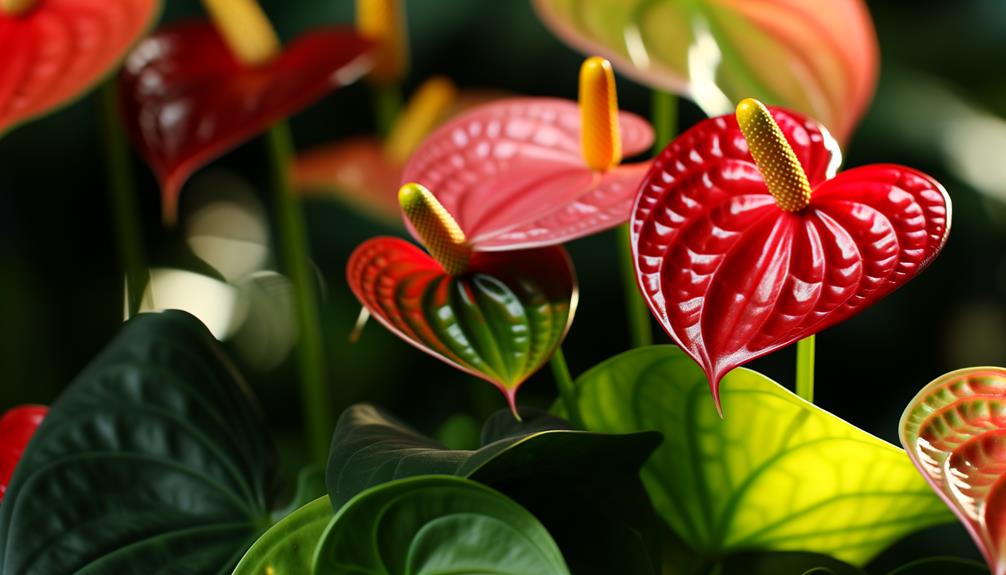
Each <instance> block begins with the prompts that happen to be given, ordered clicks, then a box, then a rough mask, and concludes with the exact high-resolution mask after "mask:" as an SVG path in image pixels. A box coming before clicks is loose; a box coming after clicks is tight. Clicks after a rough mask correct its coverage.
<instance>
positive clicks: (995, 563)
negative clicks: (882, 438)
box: [899, 367, 1006, 575]
mask: <svg viewBox="0 0 1006 575" xmlns="http://www.w3.org/2000/svg"><path fill="white" fill-rule="evenodd" d="M1004 407H1006V369H1003V368H1001V367H972V368H967V369H961V370H958V371H954V372H951V373H948V374H946V375H943V376H942V377H940V378H938V379H936V380H935V381H933V382H931V383H930V384H929V385H927V386H926V387H925V388H923V389H922V390H921V391H919V393H918V394H917V395H916V396H915V398H914V399H913V400H912V402H911V403H909V404H908V407H907V408H906V409H905V413H904V415H902V417H901V424H900V434H899V435H900V437H901V443H902V444H903V445H904V446H905V450H906V451H907V452H908V455H909V456H910V457H911V459H912V463H914V464H915V466H916V467H917V468H918V470H919V472H920V473H922V476H923V477H925V478H926V481H928V482H929V485H930V486H931V487H932V488H933V490H934V491H936V493H937V494H938V495H939V496H940V497H941V498H942V499H943V501H944V502H945V503H946V504H947V505H948V506H949V507H950V509H951V510H953V512H954V513H955V514H956V515H957V517H958V518H959V519H960V520H961V523H963V524H964V526H965V527H966V528H967V530H968V531H969V532H970V533H971V537H972V538H974V540H975V543H977V544H978V547H979V548H980V549H981V551H982V554H983V555H984V556H985V559H986V561H987V562H988V564H989V568H990V569H991V570H992V572H993V573H995V574H996V575H1003V574H1004V573H1006V410H1004Z"/></svg>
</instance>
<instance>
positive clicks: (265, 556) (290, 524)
mask: <svg viewBox="0 0 1006 575" xmlns="http://www.w3.org/2000/svg"><path fill="white" fill-rule="evenodd" d="M334 516H335V512H333V511H332V503H331V502H330V501H329V500H328V496H327V495H326V496H323V497H319V498H318V499H315V500H314V501H312V502H310V503H308V504H307V505H304V506H303V507H301V508H299V509H297V510H296V511H294V512H293V513H291V514H289V515H287V516H286V517H284V518H283V519H281V520H280V521H279V522H278V523H276V524H275V525H273V526H272V527H271V528H270V529H269V531H266V532H265V534H264V535H262V537H259V539H258V541H256V542H255V544H254V545H252V546H251V548H250V549H249V550H248V552H247V553H245V556H244V557H243V558H242V559H241V562H240V563H238V566H237V568H236V569H234V573H233V575H263V574H264V573H265V574H269V573H276V574H280V573H283V574H286V573H289V574H291V575H292V574H295V573H303V574H307V573H312V571H311V565H312V562H313V561H314V554H315V550H316V548H317V546H318V542H319V541H320V540H321V535H322V533H324V532H325V529H326V528H327V527H328V524H329V523H330V522H331V521H332V518H333V517H334Z"/></svg>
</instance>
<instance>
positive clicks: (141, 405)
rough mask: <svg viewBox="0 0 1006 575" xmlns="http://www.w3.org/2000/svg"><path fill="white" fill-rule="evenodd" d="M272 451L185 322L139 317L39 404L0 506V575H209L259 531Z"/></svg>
mask: <svg viewBox="0 0 1006 575" xmlns="http://www.w3.org/2000/svg"><path fill="white" fill-rule="evenodd" d="M274 460H275V455H274V450H273V447H272V444H271V443H270V441H269V438H268V436H267V434H266V432H265V425H264V422H263V421H262V419H261V417H260V415H259V412H258V410H257V408H256V406H255V405H254V402H253V400H252V397H251V396H250V395H249V393H248V392H247V390H246V388H245V386H244V383H243V381H242V380H241V378H240V376H239V375H238V374H237V372H236V371H235V370H234V369H233V368H232V367H231V365H230V363H229V362H228V361H227V360H226V358H225V357H224V355H223V354H222V352H221V350H220V348H219V346H218V345H217V342H216V341H215V340H214V339H213V337H212V336H211V335H210V334H209V332H208V331H206V329H205V328H204V327H203V325H202V324H201V323H199V321H198V320H196V319H195V318H193V317H192V316H190V315H188V314H186V313H183V312H177V311H172V312H166V313H161V314H143V315H140V316H138V317H136V318H135V319H133V320H131V321H129V322H128V323H127V324H126V325H125V327H124V328H123V329H122V331H121V333H120V335H119V336H118V337H117V338H116V339H115V340H113V341H112V343H111V344H109V346H108V347H107V348H106V350H105V351H104V352H103V353H102V354H101V355H99V356H98V357H97V358H96V359H95V360H94V361H93V362H92V364H91V365H90V366H89V367H88V368H87V369H86V370H85V371H84V372H83V373H81V374H80V375H79V376H78V377H77V378H76V380H75V381H74V382H73V383H72V384H71V385H70V386H69V388H68V389H67V390H66V392H65V393H64V394H63V395H62V396H61V397H60V398H59V399H58V400H57V401H56V402H55V403H54V404H53V405H52V409H51V411H50V412H49V415H48V417H47V418H46V419H45V421H44V422H43V423H42V425H41V427H40V428H39V430H38V432H37V434H36V435H35V437H34V438H33V439H32V441H31V443H30V444H29V445H28V448H27V449H26V450H25V452H24V455H23V457H22V459H21V462H20V464H19V465H18V467H17V470H16V471H15V473H14V477H13V478H12V480H11V483H10V486H9V489H8V491H7V495H6V498H5V500H4V502H3V505H2V506H0V572H3V573H4V574H5V575H21V574H37V573H81V574H83V573H86V574H88V575H106V574H107V575H122V574H123V573H153V572H159V573H186V574H192V575H201V574H204V573H205V574H211V573H212V574H217V573H223V572H226V571H229V570H230V569H231V568H232V567H233V566H234V565H235V564H236V563H237V561H238V559H239V558H240V557H241V555H242V553H244V551H245V549H246V548H247V546H248V545H249V544H250V543H251V542H252V541H254V538H255V536H256V534H258V533H259V532H261V531H262V530H263V529H264V528H265V527H266V526H268V525H269V523H270V519H269V511H270V509H269V504H270V495H272V494H273V493H275V492H276V489H275V482H274V477H273V463H274Z"/></svg>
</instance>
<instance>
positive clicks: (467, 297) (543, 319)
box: [346, 184, 577, 416]
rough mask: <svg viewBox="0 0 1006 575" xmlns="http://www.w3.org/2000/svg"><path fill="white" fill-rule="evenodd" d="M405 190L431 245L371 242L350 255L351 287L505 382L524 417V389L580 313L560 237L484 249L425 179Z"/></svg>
mask: <svg viewBox="0 0 1006 575" xmlns="http://www.w3.org/2000/svg"><path fill="white" fill-rule="evenodd" d="M399 199H400V202H401V205H402V209H403V210H404V211H405V214H406V216H407V217H408V218H409V220H410V222H411V223H412V225H413V227H414V228H415V229H416V230H417V234H418V235H419V236H420V237H421V238H422V239H423V242H424V243H425V245H426V247H427V248H428V249H429V250H430V253H429V254H427V253H426V252H424V251H422V250H421V249H419V248H417V247H416V246H414V245H412V244H410V243H408V242H406V241H403V240H400V239H398V238H375V239H372V240H370V241H367V242H366V243H364V244H363V245H361V246H360V247H358V248H357V249H356V251H354V252H353V254H352V255H351V256H350V258H349V263H348V265H347V269H346V275H347V280H348V282H349V286H350V288H352V290H353V293H354V294H356V297H357V298H358V299H359V300H360V302H361V303H362V304H363V305H364V306H365V307H366V308H367V310H369V312H370V313H371V314H372V315H373V316H374V317H376V318H377V319H378V321H380V322H381V323H382V324H384V326H385V327H387V328H388V329H390V330H391V331H392V332H394V333H395V334H397V335H398V336H400V337H401V338H403V339H404V340H406V341H407V342H409V343H410V344H412V345H414V346H415V347H417V348H419V349H421V350H423V351H425V352H427V353H429V354H430V355H433V356H434V357H436V358H438V359H441V360H442V361H444V362H446V363H448V364H450V365H453V366H454V367H457V368H458V369H461V370H463V371H466V372H468V373H471V374H473V375H475V376H477V377H480V378H482V379H485V380H486V381H488V382H490V383H492V384H493V385H495V386H496V387H497V388H499V390H500V391H502V392H503V394H504V395H505V396H506V398H507V401H508V402H509V404H510V407H511V409H512V410H513V412H514V415H515V416H516V415H517V408H516V394H517V389H518V388H519V387H520V385H521V384H522V383H523V382H524V381H525V380H526V379H527V378H528V377H530V376H531V374H533V373H534V372H535V371H537V370H538V369H539V368H540V367H541V366H542V365H544V364H545V362H547V361H548V359H549V358H550V357H551V356H552V353H553V352H554V351H555V349H556V348H557V347H558V346H559V345H560V344H561V343H562V340H563V338H564V337H565V336H566V331H567V330H568V329H569V325H570V323H571V322H572V321H573V314H574V311H575V309H576V303H577V287H576V277H575V273H574V271H573V267H572V264H571V263H570V259H569V256H568V255H567V254H566V251H565V250H564V249H563V248H562V247H561V246H551V247H545V248H538V249H533V250H527V251H520V252H506V253H485V252H475V251H473V250H472V247H471V245H470V244H469V243H468V241H467V239H466V238H465V235H464V233H463V232H462V231H461V229H460V228H459V227H458V225H457V223H456V222H455V221H454V220H453V219H452V218H451V216H450V215H449V214H448V213H447V211H446V210H444V208H443V207H442V206H441V205H440V204H439V203H437V200H436V199H435V198H434V197H433V195H432V194H431V193H430V192H429V191H427V190H426V189H425V188H423V187H422V186H419V185H415V184H409V185H406V186H403V187H402V190H401V193H400V194H399Z"/></svg>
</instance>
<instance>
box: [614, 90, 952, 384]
mask: <svg viewBox="0 0 1006 575" xmlns="http://www.w3.org/2000/svg"><path fill="white" fill-rule="evenodd" d="M771 110H772V115H773V117H774V118H775V120H776V122H777V123H778V124H779V126H780V128H781V129H782V131H783V133H784V134H785V136H786V138H787V140H788V141H789V143H790V145H791V146H792V147H793V150H794V152H795V153H796V155H797V158H798V159H799V160H800V162H801V164H802V165H803V168H804V170H805V171H806V173H807V176H808V179H809V181H810V184H811V186H812V187H813V194H812V196H811V201H810V205H809V206H807V207H806V208H805V209H803V210H802V211H800V212H796V213H792V212H784V211H782V210H780V209H779V208H778V207H777V206H776V204H775V201H774V199H773V197H772V196H771V195H770V194H769V191H768V189H767V188H766V186H765V183H764V181H763V180H762V176H761V172H759V170H758V168H757V166H756V165H755V163H754V161H753V160H752V159H751V156H750V153H749V152H748V147H747V142H746V141H745V140H744V136H743V135H742V134H741V131H740V129H739V128H738V126H737V120H736V118H735V117H734V116H733V115H729V116H721V117H718V118H712V119H709V120H706V121H704V122H702V123H700V124H698V125H697V126H695V127H694V128H692V129H691V130H689V131H687V132H686V133H685V134H683V135H682V136H681V137H680V138H678V139H677V140H675V141H674V142H673V143H672V144H671V145H670V146H668V147H667V149H665V150H664V151H663V152H662V153H661V154H660V155H659V156H658V157H657V158H656V159H655V160H654V164H653V167H652V169H651V170H650V172H649V174H648V175H647V176H646V178H645V179H644V181H643V183H642V186H641V188H640V190H639V194H638V195H637V197H636V204H635V206H634V208H633V214H632V219H631V225H632V246H633V259H634V261H635V264H636V273H637V279H638V282H639V286H640V289H641V290H642V292H643V295H644V296H645V298H646V300H647V302H648V303H649V306H650V309H651V311H652V312H653V313H654V315H655V316H656V317H657V319H658V320H659V321H660V323H661V324H662V325H663V327H664V329H665V330H666V331H667V333H668V334H669V335H670V336H671V338H673V339H674V341H676V342H677V343H678V344H679V345H680V346H681V347H682V349H684V351H685V352H686V353H688V354H689V355H690V356H691V357H692V358H694V359H695V361H697V362H698V363H699V364H700V365H702V367H703V369H704V370H705V372H706V375H707V376H708V378H709V383H710V386H711V388H712V391H713V395H714V396H715V397H716V398H717V400H718V397H719V395H718V387H719V381H720V379H721V378H722V377H723V376H724V375H725V374H726V373H727V372H728V371H730V370H731V369H733V368H735V367H737V366H739V365H742V364H744V363H746V362H748V361H750V360H752V359H755V358H757V357H761V356H763V355H765V354H768V353H771V352H772V351H774V350H776V349H779V348H781V347H784V346H787V345H789V344H791V343H793V342H795V341H797V340H799V339H802V338H804V337H807V336H809V335H811V334H814V333H816V332H819V331H821V330H823V329H825V328H826V327H828V326H830V325H833V324H835V323H838V322H840V321H843V320H845V319H847V318H848V317H850V316H851V315H853V314H855V313H857V312H859V311H861V310H863V309H864V308H866V307H868V306H869V305H871V304H873V303H874V302H876V301H877V300H879V299H880V298H882V297H884V296H886V295H887V294H889V293H890V292H892V291H894V290H895V289H896V288H897V287H899V286H901V285H902V284H904V283H905V282H907V281H908V280H910V279H911V278H912V277H914V276H915V275H916V274H918V273H919V272H920V271H922V269H924V268H925V267H926V266H927V265H928V264H929V262H930V261H932V259H933V258H934V257H935V256H936V255H937V254H938V253H939V251H940V250H941V249H942V248H943V245H944V244H945V243H946V240H947V235H948V233H949V231H950V211H951V208H950V198H949V197H948V196H947V194H946V192H945V191H944V189H943V187H942V186H940V184H939V183H937V182H936V181H935V180H933V179H932V178H930V177H929V176H927V175H925V174H922V173H920V172H917V171H915V170H913V169H911V168H906V167H902V166H895V165H875V166H866V167H861V168H856V169H853V170H849V171H846V172H843V173H841V174H838V175H837V176H835V177H834V178H832V179H828V177H829V176H830V175H831V174H833V173H834V171H835V168H836V166H837V164H838V162H837V159H838V152H837V149H836V147H835V146H834V143H833V141H832V140H831V138H830V137H829V136H828V134H827V132H826V131H825V130H824V129H823V128H821V127H820V126H819V125H818V124H816V123H815V122H812V121H808V120H806V119H804V118H802V117H800V116H799V115H797V114H794V113H791V112H787V111H784V110H781V109H771Z"/></svg>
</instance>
